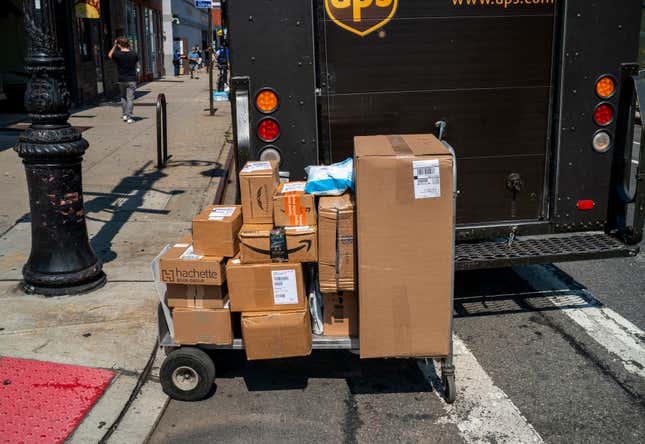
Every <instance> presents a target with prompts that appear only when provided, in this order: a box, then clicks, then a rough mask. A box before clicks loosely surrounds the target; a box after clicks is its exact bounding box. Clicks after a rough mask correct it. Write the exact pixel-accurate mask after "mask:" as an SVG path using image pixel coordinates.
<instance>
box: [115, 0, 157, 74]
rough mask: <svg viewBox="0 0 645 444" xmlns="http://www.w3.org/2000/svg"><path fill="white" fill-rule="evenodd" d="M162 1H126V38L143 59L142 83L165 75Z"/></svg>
mask: <svg viewBox="0 0 645 444" xmlns="http://www.w3.org/2000/svg"><path fill="white" fill-rule="evenodd" d="M161 18H162V12H161V1H160V0H159V1H153V0H125V29H124V33H125V36H126V37H127V38H128V40H130V45H131V48H133V49H134V50H135V51H136V52H137V53H138V54H139V57H140V58H141V68H142V70H141V73H140V74H139V80H140V81H146V80H152V79H155V78H159V77H161V76H162V75H163V40H162V39H163V35H162V32H161V29H162V26H161Z"/></svg>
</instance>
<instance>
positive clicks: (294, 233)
mask: <svg viewBox="0 0 645 444" xmlns="http://www.w3.org/2000/svg"><path fill="white" fill-rule="evenodd" d="M272 229H273V225H264V224H248V225H247V224H245V225H243V226H242V229H241V230H240V260H241V261H242V263H243V264H259V263H267V262H273V260H277V258H274V257H273V255H272V251H271V230H272ZM284 236H285V241H286V247H287V248H286V257H287V259H288V261H289V262H316V261H317V260H318V236H317V229H316V226H315V225H314V226H303V227H284Z"/></svg>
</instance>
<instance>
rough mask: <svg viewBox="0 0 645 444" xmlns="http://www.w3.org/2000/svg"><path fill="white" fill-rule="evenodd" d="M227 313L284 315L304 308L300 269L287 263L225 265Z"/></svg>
mask: <svg viewBox="0 0 645 444" xmlns="http://www.w3.org/2000/svg"><path fill="white" fill-rule="evenodd" d="M226 273H227V276H228V293H229V298H230V300H231V311H285V310H299V309H303V308H305V306H306V305H305V303H306V298H305V284H304V279H303V275H302V265H301V264H292V263H287V262H274V263H267V264H242V263H241V261H240V259H239V258H235V259H231V260H229V261H228V264H227V265H226Z"/></svg>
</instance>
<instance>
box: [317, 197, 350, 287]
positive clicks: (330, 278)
mask: <svg viewBox="0 0 645 444" xmlns="http://www.w3.org/2000/svg"><path fill="white" fill-rule="evenodd" d="M355 233H356V223H355V204H354V198H353V197H352V195H351V194H350V193H345V194H343V195H341V196H323V197H321V198H320V199H319V201H318V277H319V281H320V291H322V292H323V293H325V292H329V293H334V292H337V291H353V290H355V289H356V272H355V270H356V241H355V236H356V234H355Z"/></svg>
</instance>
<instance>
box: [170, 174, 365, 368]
mask: <svg viewBox="0 0 645 444" xmlns="http://www.w3.org/2000/svg"><path fill="white" fill-rule="evenodd" d="M239 183H240V194H241V203H242V205H240V206H235V205H231V206H223V205H215V206H210V207H208V208H206V209H205V210H204V211H203V212H202V213H200V214H198V215H197V216H196V217H195V218H194V219H193V233H192V237H191V236H188V237H186V238H184V239H182V240H180V241H179V242H177V243H176V244H174V245H173V246H171V248H169V249H168V251H167V252H166V253H165V254H164V255H162V257H161V259H160V271H161V273H160V275H161V280H162V281H163V282H165V283H166V284H167V293H166V303H167V305H168V306H169V307H171V308H172V319H173V324H174V331H175V342H176V343H178V344H181V345H194V344H217V345H226V344H231V343H232V341H233V338H234V332H235V331H237V330H238V329H240V327H241V333H242V337H243V339H244V346H245V349H246V353H247V357H248V359H270V358H285V357H293V356H306V355H308V354H310V352H311V342H312V336H311V319H310V314H309V306H308V298H307V291H306V285H305V281H306V279H305V276H306V275H307V274H306V273H305V270H306V267H311V266H313V264H314V263H316V262H318V245H319V243H320V245H321V250H320V254H321V262H320V270H321V274H320V276H321V281H320V286H321V289H322V290H323V292H324V296H323V297H324V301H325V304H327V307H328V309H326V310H325V314H324V318H325V334H329V335H340V336H348V335H356V334H357V332H358V326H357V318H358V311H357V309H358V307H357V298H356V295H355V293H353V290H354V268H355V267H354V260H355V255H354V205H353V199H351V198H350V197H349V195H343V196H339V197H323V198H321V199H320V203H319V204H320V207H319V208H320V224H321V229H320V232H319V231H318V217H317V208H316V198H315V196H313V195H311V194H307V193H305V191H304V189H305V185H306V183H305V182H287V183H280V180H279V173H278V165H277V163H275V162H271V161H258V162H248V163H247V164H246V165H245V167H244V168H243V169H242V171H241V172H240V175H239Z"/></svg>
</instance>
